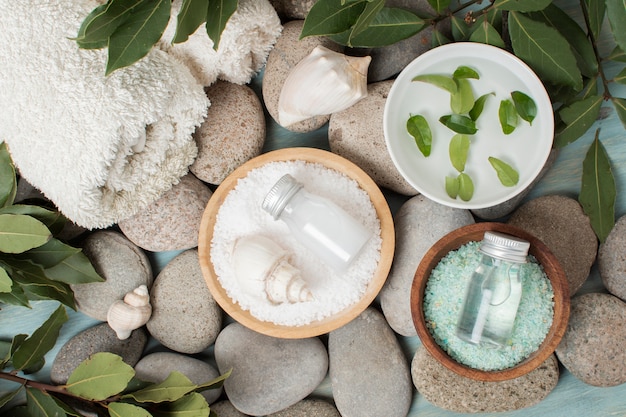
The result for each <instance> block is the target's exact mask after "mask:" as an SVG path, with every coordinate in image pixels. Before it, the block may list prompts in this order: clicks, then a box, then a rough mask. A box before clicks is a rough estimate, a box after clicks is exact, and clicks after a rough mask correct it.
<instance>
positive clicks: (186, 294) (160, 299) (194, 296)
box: [146, 249, 222, 353]
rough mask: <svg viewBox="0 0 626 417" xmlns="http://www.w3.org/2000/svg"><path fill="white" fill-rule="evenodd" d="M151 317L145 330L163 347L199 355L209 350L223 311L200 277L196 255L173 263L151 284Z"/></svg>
mask: <svg viewBox="0 0 626 417" xmlns="http://www.w3.org/2000/svg"><path fill="white" fill-rule="evenodd" d="M150 302H151V304H152V316H151V317H150V320H149V321H148V323H146V327H147V328H148V331H149V332H150V334H151V335H152V336H153V337H154V338H155V339H156V340H158V341H159V342H160V343H161V344H162V345H163V346H165V347H167V348H169V349H171V350H174V351H176V352H180V353H198V352H201V351H203V350H204V349H206V348H207V347H209V346H211V345H212V344H213V342H215V339H216V338H217V334H218V333H219V331H220V329H221V327H222V310H221V308H220V307H219V305H218V304H217V302H216V301H215V299H214V298H213V296H212V295H211V292H210V291H209V289H208V287H207V286H206V282H205V281H204V278H203V276H202V270H201V269H200V263H199V260H198V251H197V250H196V249H190V250H187V251H185V252H183V253H181V254H179V255H177V256H176V257H175V258H174V259H172V260H171V261H170V262H169V263H168V264H167V265H166V266H165V268H163V270H162V271H161V273H159V275H158V276H157V277H156V279H155V280H154V285H153V286H152V290H151V292H150Z"/></svg>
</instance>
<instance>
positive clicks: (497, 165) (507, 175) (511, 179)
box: [488, 156, 519, 187]
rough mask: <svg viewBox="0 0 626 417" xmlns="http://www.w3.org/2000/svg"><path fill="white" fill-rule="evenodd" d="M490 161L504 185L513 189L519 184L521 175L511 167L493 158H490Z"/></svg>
mask: <svg viewBox="0 0 626 417" xmlns="http://www.w3.org/2000/svg"><path fill="white" fill-rule="evenodd" d="M488 159H489V163H490V164H491V166H492V167H493V169H495V170H496V173H497V174H498V179H499V180H500V182H501V183H502V185H504V186H505V187H513V186H514V185H516V184H517V183H518V182H519V173H518V172H517V171H516V170H515V168H513V167H512V166H511V165H509V164H507V163H506V162H504V161H502V160H501V159H498V158H495V157H493V156H490V157H489V158H488Z"/></svg>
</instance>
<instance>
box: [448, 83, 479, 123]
mask: <svg viewBox="0 0 626 417" xmlns="http://www.w3.org/2000/svg"><path fill="white" fill-rule="evenodd" d="M455 82H456V86H457V90H456V93H454V94H452V95H451V96H450V108H451V109H452V111H453V112H454V113H457V114H464V113H468V112H469V111H470V110H471V109H472V107H474V91H473V90H472V85H471V84H470V82H469V80H467V79H465V78H460V79H455Z"/></svg>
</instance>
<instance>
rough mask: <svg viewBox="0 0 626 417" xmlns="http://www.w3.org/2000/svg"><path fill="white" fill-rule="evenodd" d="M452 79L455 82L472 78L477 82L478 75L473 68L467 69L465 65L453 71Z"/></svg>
mask: <svg viewBox="0 0 626 417" xmlns="http://www.w3.org/2000/svg"><path fill="white" fill-rule="evenodd" d="M452 77H453V78H454V79H456V80H459V79H461V78H474V79H476V80H479V79H480V74H478V72H477V71H476V70H475V69H474V68H471V67H468V66H466V65H459V67H458V68H457V69H455V70H454V73H453V74H452Z"/></svg>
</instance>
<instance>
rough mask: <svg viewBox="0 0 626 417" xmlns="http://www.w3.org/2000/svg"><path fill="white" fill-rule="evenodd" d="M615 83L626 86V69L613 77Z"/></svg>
mask: <svg viewBox="0 0 626 417" xmlns="http://www.w3.org/2000/svg"><path fill="white" fill-rule="evenodd" d="M613 81H615V82H616V83H618V84H622V85H626V68H624V69H622V70H621V71H620V72H619V74H617V75H616V76H615V77H613Z"/></svg>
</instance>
